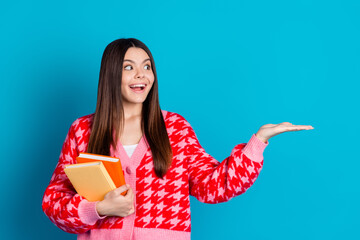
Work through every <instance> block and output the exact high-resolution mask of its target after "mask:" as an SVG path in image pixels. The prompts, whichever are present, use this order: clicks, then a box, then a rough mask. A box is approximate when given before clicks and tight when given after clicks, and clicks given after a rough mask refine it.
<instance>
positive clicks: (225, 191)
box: [185, 122, 268, 203]
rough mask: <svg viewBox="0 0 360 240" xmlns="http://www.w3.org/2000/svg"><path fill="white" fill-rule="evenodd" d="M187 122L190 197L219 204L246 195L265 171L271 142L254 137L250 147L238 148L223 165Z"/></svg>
mask: <svg viewBox="0 0 360 240" xmlns="http://www.w3.org/2000/svg"><path fill="white" fill-rule="evenodd" d="M185 123H186V125H187V128H188V131H187V132H188V134H187V140H186V142H187V147H186V150H185V152H186V153H185V154H186V156H187V159H188V171H189V188H190V194H191V195H192V196H194V197H196V198H197V199H198V200H199V201H201V202H204V203H219V202H226V201H228V200H230V199H231V198H233V197H235V196H238V195H240V194H242V193H244V192H245V191H246V190H247V189H248V188H249V187H250V186H251V185H252V184H253V183H254V182H255V180H256V178H257V177H258V175H259V173H260V171H261V169H262V166H263V151H264V149H265V147H266V146H267V145H268V142H266V143H264V142H262V141H261V140H260V139H258V138H257V137H256V136H255V134H253V135H252V137H251V138H250V140H249V142H248V143H247V144H246V143H242V144H238V145H236V146H235V147H234V148H233V150H232V151H231V154H230V156H229V157H227V158H226V159H224V160H223V161H222V162H221V163H220V162H219V161H217V160H216V159H214V158H213V157H212V156H210V155H209V154H207V153H206V152H205V150H204V149H203V148H202V147H201V145H200V143H199V141H198V139H197V137H196V135H195V132H194V130H193V129H192V127H191V126H190V124H188V123H187V122H185Z"/></svg>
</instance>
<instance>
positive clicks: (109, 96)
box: [87, 38, 172, 178]
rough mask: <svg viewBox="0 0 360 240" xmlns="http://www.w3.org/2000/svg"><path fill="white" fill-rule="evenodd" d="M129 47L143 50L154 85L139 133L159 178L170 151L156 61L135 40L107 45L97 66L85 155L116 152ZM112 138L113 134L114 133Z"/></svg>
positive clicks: (143, 110)
mask: <svg viewBox="0 0 360 240" xmlns="http://www.w3.org/2000/svg"><path fill="white" fill-rule="evenodd" d="M130 47H137V48H141V49H143V50H144V51H145V52H146V53H147V54H148V56H149V57H150V61H151V68H152V71H153V73H154V83H153V86H152V88H151V90H150V92H149V94H148V96H147V98H146V100H145V101H144V103H143V107H142V121H141V130H142V132H143V134H145V137H146V140H147V142H148V144H149V147H150V149H151V153H152V157H153V162H154V171H155V174H156V175H157V176H158V177H160V178H162V177H163V176H164V175H165V174H166V172H167V170H168V168H169V167H170V165H171V159H172V150H171V145H170V140H169V137H168V134H167V131H166V126H165V121H164V118H163V115H162V113H161V109H160V104H159V94H158V81H157V75H156V69H155V62H154V59H153V56H152V54H151V52H150V50H149V49H148V47H147V46H146V45H145V44H144V43H143V42H141V41H139V40H137V39H135V38H127V39H126V38H122V39H117V40H115V41H113V42H111V43H110V44H109V45H107V46H106V48H105V50H104V53H103V56H102V59H101V67H100V76H99V86H98V97H97V104H96V110H95V115H94V120H93V123H92V129H91V134H90V140H89V145H88V150H87V151H88V153H95V154H102V155H110V146H111V145H112V146H113V148H114V149H116V143H117V141H118V136H119V134H120V133H121V132H122V129H123V124H124V109H123V100H122V96H121V79H122V69H123V62H124V56H125V53H126V51H127V50H128V49H129V48H130ZM113 133H114V134H115V135H114V134H113Z"/></svg>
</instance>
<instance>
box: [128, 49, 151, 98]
mask: <svg viewBox="0 0 360 240" xmlns="http://www.w3.org/2000/svg"><path fill="white" fill-rule="evenodd" d="M154 78H155V77H154V73H153V71H152V68H151V61H150V57H149V56H148V55H147V53H146V52H145V51H144V50H143V49H142V48H136V47H131V48H129V49H128V50H127V52H126V53H125V57H124V63H123V71H122V80H121V94H122V99H123V101H124V103H125V104H128V103H134V104H138V103H143V102H144V101H145V99H146V97H147V95H148V93H149V91H150V89H151V87H152V85H153V83H154Z"/></svg>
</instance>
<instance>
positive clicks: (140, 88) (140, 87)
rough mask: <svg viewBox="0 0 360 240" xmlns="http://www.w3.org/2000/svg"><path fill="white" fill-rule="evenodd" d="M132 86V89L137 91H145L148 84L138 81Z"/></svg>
mask: <svg viewBox="0 0 360 240" xmlns="http://www.w3.org/2000/svg"><path fill="white" fill-rule="evenodd" d="M129 87H130V88H131V90H132V91H133V92H135V93H142V92H144V90H145V88H146V84H144V83H137V84H132V85H130V86H129Z"/></svg>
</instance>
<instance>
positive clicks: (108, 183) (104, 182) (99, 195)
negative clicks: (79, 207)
mask: <svg viewBox="0 0 360 240" xmlns="http://www.w3.org/2000/svg"><path fill="white" fill-rule="evenodd" d="M64 171H65V173H66V175H67V176H68V178H69V180H70V182H71V183H72V185H73V186H74V188H75V190H76V192H77V193H78V194H79V195H80V196H83V197H85V198H86V199H87V200H88V201H90V202H95V201H101V200H103V199H104V196H105V195H106V193H108V192H110V191H111V190H114V189H115V188H116V186H115V184H114V182H113V180H112V179H111V177H110V175H109V173H108V172H107V171H106V169H105V167H104V164H103V163H102V162H91V163H78V164H71V165H66V166H65V168H64Z"/></svg>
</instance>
